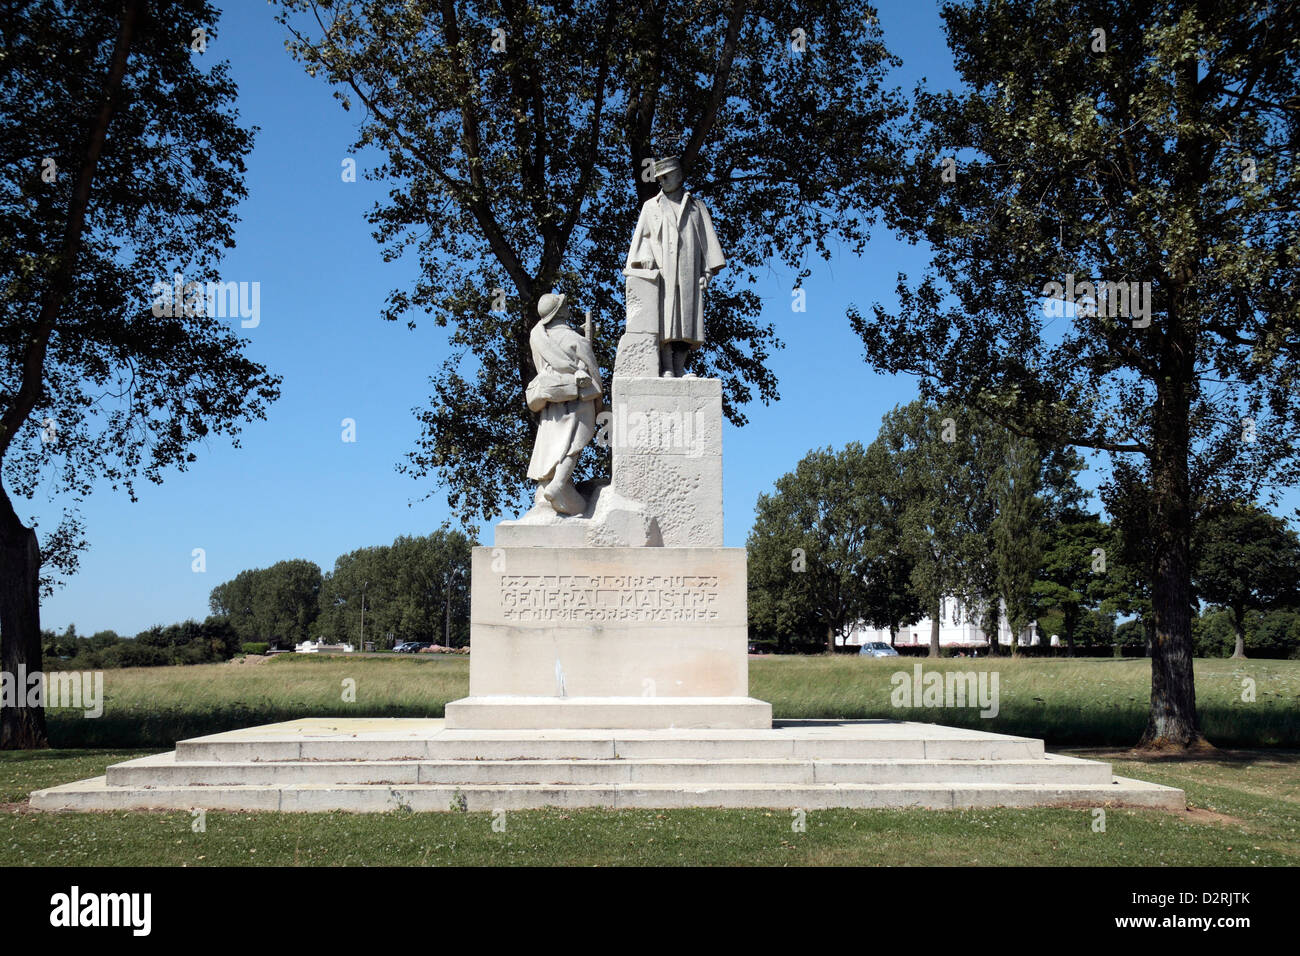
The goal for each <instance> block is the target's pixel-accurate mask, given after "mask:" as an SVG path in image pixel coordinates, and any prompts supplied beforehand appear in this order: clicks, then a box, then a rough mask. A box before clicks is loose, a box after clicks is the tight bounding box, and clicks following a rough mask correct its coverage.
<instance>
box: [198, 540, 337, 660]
mask: <svg viewBox="0 0 1300 956" xmlns="http://www.w3.org/2000/svg"><path fill="white" fill-rule="evenodd" d="M320 592H321V573H320V567H319V566H317V565H316V564H315V563H314V562H312V561H304V560H301V559H296V560H292V561H279V562H277V563H276V564H273V565H271V566H270V567H269V568H257V569H254V570H251V571H241V572H239V574H237V575H236V576H235V577H234V578H232V579H231V580H229V581H223V582H222V583H221V584H218V585H217V586H216V587H215V588H213V589H212V592H211V594H210V595H209V597H208V606H209V607H210V608H211V610H212V613H213V614H215V615H218V616H219V617H222V618H224V619H225V620H227V621H229V622H230V625H231V627H233V628H234V630H235V633H236V634H238V635H239V640H240V641H241V642H249V641H267V642H269V643H271V644H273V645H279V644H289V645H294V644H300V643H302V642H303V641H305V640H307V638H308V636H309V635H310V631H311V627H312V624H313V623H315V621H316V616H317V615H318V614H319V613H320Z"/></svg>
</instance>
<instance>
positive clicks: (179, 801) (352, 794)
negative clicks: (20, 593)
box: [31, 719, 1186, 812]
mask: <svg viewBox="0 0 1300 956" xmlns="http://www.w3.org/2000/svg"><path fill="white" fill-rule="evenodd" d="M31 803H32V806H33V807H35V808H37V809H40V810H130V809H168V810H189V809H199V808H202V809H208V810H282V811H327V810H350V811H358V812H362V811H365V812H375V811H379V812H382V811H388V810H444V811H445V810H471V811H491V810H496V809H506V810H523V809H531V808H537V807H547V806H559V807H627V808H667V807H771V808H782V809H788V808H802V809H807V810H815V809H826V808H831V807H874V808H894V807H924V808H932V809H954V808H973V807H999V806H1001V807H1042V806H1087V807H1102V806H1135V807H1157V808H1163V809H1169V810H1181V809H1184V808H1185V806H1186V801H1185V798H1184V795H1183V792H1182V791H1181V790H1176V789H1173V788H1171V787H1161V786H1156V785H1155V784H1149V783H1143V782H1141V781H1138V780H1129V779H1126V778H1124V777H1116V776H1114V775H1113V774H1112V773H1111V768H1110V765H1109V764H1106V763H1101V762H1098V761H1092V760H1080V759H1077V758H1074V757H1060V756H1053V755H1051V754H1046V753H1044V752H1043V743H1042V741H1040V740H1032V739H1030V738H1027V737H1010V736H1006V735H1003V734H990V733H983V732H980V731H975V730H966V729H962V728H956V727H939V726H935V725H931V724H917V723H901V722H895V721H885V720H855V721H778V722H776V723H775V724H774V726H773V727H772V728H771V729H769V730H716V729H715V730H681V729H678V730H626V731H625V730H535V731H526V730H510V731H493V730H472V731H471V730H453V729H449V728H448V727H447V726H446V724H445V722H444V721H442V720H432V719H430V720H405V719H368V720H348V719H345V720H319V719H316V720H296V721H291V722H288V723H283V724H271V725H268V726H264V727H250V728H247V729H244V730H236V731H231V732H229V733H224V734H214V735H212V736H210V737H199V738H196V739H194V740H183V741H181V742H180V743H179V744H178V745H177V747H176V750H175V752H173V753H165V754H156V755H154V756H150V757H141V758H139V759H136V760H128V761H126V762H125V763H120V764H115V765H114V766H111V767H109V768H108V773H107V774H106V775H105V776H103V777H95V778H92V779H90V780H82V781H79V782H77V783H69V784H64V785H63V786H59V787H51V788H49V789H47V790H38V791H36V792H35V793H33V794H32V797H31Z"/></svg>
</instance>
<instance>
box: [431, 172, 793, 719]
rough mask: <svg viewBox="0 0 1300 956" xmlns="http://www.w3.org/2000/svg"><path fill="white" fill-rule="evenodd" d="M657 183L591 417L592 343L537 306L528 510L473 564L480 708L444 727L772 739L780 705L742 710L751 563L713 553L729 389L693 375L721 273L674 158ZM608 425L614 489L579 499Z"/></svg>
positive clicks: (717, 548) (475, 702) (741, 555)
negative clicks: (584, 469)
mask: <svg viewBox="0 0 1300 956" xmlns="http://www.w3.org/2000/svg"><path fill="white" fill-rule="evenodd" d="M655 172H656V175H657V177H658V179H659V182H660V185H661V187H662V188H661V192H660V193H659V194H658V195H657V196H655V197H654V198H653V199H651V200H649V201H647V202H646V203H645V205H643V206H642V208H641V212H640V216H639V218H638V220H637V226H636V230H635V232H634V234H633V237H632V242H631V246H630V249H629V251H628V257H627V267H626V268H625V269H624V276H625V279H626V292H627V296H626V303H627V320H626V322H627V324H626V328H625V330H624V333H623V335H622V337H621V338H620V340H619V345H618V356H617V359H616V362H615V366H614V375H613V381H612V411H611V412H608V413H605V414H604V415H601V416H600V417H599V420H598V418H597V409H598V406H599V403H600V397H599V389H600V376H599V370H598V369H597V368H595V366H594V362H595V358H594V353H592V352H591V349H590V343H589V342H587V341H586V340H585V339H584V338H583V337H582V336H580V335H578V333H577V332H575V331H574V330H572V329H570V328H569V327H568V326H567V325H566V324H564V321H563V319H564V316H565V315H566V314H567V311H568V310H567V307H566V306H565V304H564V299H563V297H562V296H551V295H547V296H543V297H542V300H541V302H540V304H539V321H538V323H537V325H536V326H535V327H534V329H533V333H532V336H531V339H530V341H531V344H532V351H533V359H534V364H535V365H536V367H537V376H536V378H534V379H533V382H532V383H530V385H529V387H528V404H529V407H530V408H531V409H533V410H534V411H536V412H538V413H539V414H540V417H541V421H540V424H539V427H538V434H537V440H536V444H535V446H534V452H533V460H532V465H531V466H530V469H529V477H530V478H533V479H534V480H537V481H538V482H539V487H538V493H537V498H536V501H535V503H534V505H533V507H532V508H531V509H530V510H529V511H528V512H527V513H526V514H525V515H524V516H523V517H521V518H520V519H519V520H517V521H503V522H501V523H500V524H499V525H498V526H497V528H496V534H495V541H494V547H491V548H487V547H480V548H476V549H475V551H474V557H473V571H472V585H471V599H470V603H471V609H470V645H471V647H472V648H473V653H472V655H471V657H470V696H469V697H468V698H465V699H464V700H459V701H453V702H451V703H449V704H448V705H447V711H446V713H447V724H448V726H449V727H452V728H466V729H522V728H575V729H578V728H592V727H606V728H667V727H692V728H766V727H770V726H771V706H770V705H769V704H767V703H765V702H763V701H759V700H754V699H752V698H750V697H749V696H748V694H749V668H748V615H747V610H746V555H745V549H744V548H724V547H723V546H722V383H721V382H720V381H718V380H717V379H702V378H697V377H695V376H694V375H691V374H689V373H687V372H686V371H685V367H686V362H687V359H688V356H689V353H690V350H691V349H694V348H698V347H699V346H700V345H702V344H703V342H704V341H705V331H704V330H705V325H704V292H705V290H706V288H707V287H708V284H709V280H710V278H711V277H712V276H713V275H714V274H715V273H717V272H718V270H720V269H721V268H722V267H723V265H724V264H725V262H726V260H725V259H724V258H723V254H722V249H721V246H720V245H719V244H718V239H717V235H716V234H715V232H714V229H713V223H712V220H711V219H710V218H709V213H708V210H707V209H706V208H705V207H704V205H703V203H701V202H699V201H698V200H696V199H694V198H693V197H692V196H691V195H690V193H688V192H686V191H685V190H684V189H683V188H682V173H681V165H680V163H679V162H678V160H677V159H676V157H670V158H668V159H666V160H660V161H659V162H658V163H657V164H656V166H655ZM602 426H603V428H604V429H605V431H606V433H607V434H608V435H609V436H610V441H609V442H608V446H609V448H610V450H611V454H612V463H611V464H612V469H611V471H612V482H611V483H610V484H608V485H592V486H588V487H585V488H584V489H582V490H581V491H580V490H579V489H576V488H574V487H573V486H572V484H571V483H569V476H570V475H571V474H572V471H573V462H574V461H576V457H577V455H578V454H579V453H580V452H581V450H582V447H583V446H584V445H585V444H586V443H587V441H589V440H590V439H591V437H592V435H593V434H594V433H595V432H596V429H597V428H598V427H602ZM583 492H585V494H584V493H583Z"/></svg>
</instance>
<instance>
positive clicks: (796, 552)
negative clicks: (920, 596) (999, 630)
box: [747, 442, 920, 651]
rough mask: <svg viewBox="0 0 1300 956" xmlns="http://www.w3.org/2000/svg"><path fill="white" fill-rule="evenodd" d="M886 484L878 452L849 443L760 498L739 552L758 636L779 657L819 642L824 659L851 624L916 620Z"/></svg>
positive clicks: (809, 458) (820, 454)
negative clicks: (795, 646) (745, 556)
mask: <svg viewBox="0 0 1300 956" xmlns="http://www.w3.org/2000/svg"><path fill="white" fill-rule="evenodd" d="M886 479H887V470H886V462H885V461H884V457H883V452H882V451H881V450H880V449H879V448H874V447H873V448H872V449H869V450H864V449H863V447H862V445H860V444H859V443H857V442H850V443H849V444H848V445H846V446H845V447H844V449H843V450H842V451H840V452H835V451H832V450H831V449H825V450H818V451H813V452H809V453H808V454H807V455H806V456H804V458H803V459H802V460H801V461H800V462H799V464H798V465H797V466H796V467H795V470H794V471H793V472H791V473H789V474H787V475H783V476H782V477H781V478H779V479H777V482H776V489H775V492H774V493H773V494H771V495H760V496H759V498H758V504H757V506H756V509H755V510H756V517H755V520H754V527H753V529H752V530H751V531H750V535H749V540H748V542H747V548H748V551H749V619H750V625H751V627H752V629H753V631H754V633H755V635H756V636H759V638H760V639H761V640H764V641H771V640H773V639H775V640H776V642H777V644H778V647H779V648H780V649H781V650H788V649H789V648H790V644H791V643H792V642H794V643H801V642H809V643H813V642H816V641H817V640H818V639H819V638H820V640H821V641H822V642H823V643H824V644H825V646H826V649H827V650H828V651H829V650H832V649H833V648H834V639H835V637H837V636H841V635H843V634H845V633H846V632H847V631H848V630H849V629H851V628H852V627H853V626H854V625H856V624H858V623H859V622H862V621H866V622H868V623H870V624H872V625H873V626H879V627H891V628H896V627H898V626H899V625H901V624H904V623H911V622H912V621H915V620H916V618H917V617H918V616H919V611H920V608H919V606H918V605H917V604H916V602H915V600H914V599H913V598H912V597H911V594H910V591H909V589H908V587H907V580H908V574H909V570H910V568H909V567H908V565H907V564H906V559H905V558H904V557H903V555H902V554H901V552H900V551H899V549H898V546H897V530H896V528H895V523H896V520H897V515H896V514H895V513H894V511H893V509H892V507H891V505H890V502H889V501H888V499H887V497H886V490H887V489H886V486H885V481H886Z"/></svg>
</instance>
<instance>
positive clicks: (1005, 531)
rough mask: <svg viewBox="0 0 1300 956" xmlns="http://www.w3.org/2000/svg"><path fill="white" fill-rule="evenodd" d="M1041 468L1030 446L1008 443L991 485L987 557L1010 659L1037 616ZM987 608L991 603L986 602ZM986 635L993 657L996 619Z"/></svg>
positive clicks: (1023, 442)
mask: <svg viewBox="0 0 1300 956" xmlns="http://www.w3.org/2000/svg"><path fill="white" fill-rule="evenodd" d="M1041 470H1042V464H1041V461H1040V459H1039V456H1038V449H1037V447H1036V446H1035V445H1034V443H1033V442H1030V441H1026V440H1024V439H1020V440H1015V439H1012V440H1010V441H1009V442H1008V443H1007V452H1006V458H1005V460H1004V461H1003V462H1002V464H1001V465H1000V466H999V469H998V471H997V472H996V475H995V479H994V486H995V492H994V494H995V496H996V500H997V506H998V507H997V515H996V516H995V517H994V518H993V554H994V565H995V567H996V576H997V595H998V596H999V597H1000V598H1001V604H1002V606H1004V607H1005V608H1006V615H1007V624H1008V625H1009V626H1010V628H1011V652H1012V653H1013V654H1014V653H1015V651H1016V648H1017V646H1018V645H1017V642H1018V641H1019V638H1020V632H1021V631H1023V630H1024V629H1025V628H1026V627H1028V626H1029V622H1030V621H1031V620H1033V619H1034V617H1035V616H1036V615H1035V611H1036V610H1037V607H1036V602H1035V601H1034V596H1035V592H1034V584H1035V582H1036V581H1037V580H1038V574H1039V570H1040V568H1041V566H1042V561H1043V538H1044V530H1043V512H1044V510H1045V509H1044V507H1043V500H1042V498H1041V497H1040V496H1039V494H1038V491H1039V481H1040V475H1041ZM990 603H991V604H992V606H993V607H996V606H997V603H996V602H990ZM992 623H993V629H992V630H988V629H987V625H986V630H985V633H986V634H988V635H989V649H990V651H991V652H992V653H996V650H995V649H996V648H997V646H998V632H997V621H996V618H994V620H993V622H992Z"/></svg>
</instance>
